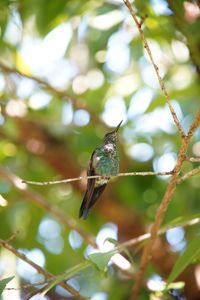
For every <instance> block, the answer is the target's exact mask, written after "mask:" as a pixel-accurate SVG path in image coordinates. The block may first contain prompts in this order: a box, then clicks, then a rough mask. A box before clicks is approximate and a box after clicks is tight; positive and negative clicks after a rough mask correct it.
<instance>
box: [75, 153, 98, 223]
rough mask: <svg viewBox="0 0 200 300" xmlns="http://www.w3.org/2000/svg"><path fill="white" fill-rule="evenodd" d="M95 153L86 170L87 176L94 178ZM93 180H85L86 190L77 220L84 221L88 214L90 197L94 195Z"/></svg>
mask: <svg viewBox="0 0 200 300" xmlns="http://www.w3.org/2000/svg"><path fill="white" fill-rule="evenodd" d="M94 155H95V151H94V152H93V153H92V156H91V159H90V163H89V166H88V169H87V176H94V175H95V169H94V166H93V159H94ZM95 180H96V179H95V178H88V180H87V189H86V192H85V195H84V198H83V202H82V204H81V207H80V211H79V218H81V217H83V218H84V219H86V217H87V214H88V209H89V206H90V201H91V199H92V195H93V193H94V187H95Z"/></svg>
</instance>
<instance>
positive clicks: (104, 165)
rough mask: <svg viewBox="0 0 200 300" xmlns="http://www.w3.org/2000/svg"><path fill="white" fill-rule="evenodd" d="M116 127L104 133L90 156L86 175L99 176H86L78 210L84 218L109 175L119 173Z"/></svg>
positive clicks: (101, 191)
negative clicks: (84, 190) (100, 141)
mask: <svg viewBox="0 0 200 300" xmlns="http://www.w3.org/2000/svg"><path fill="white" fill-rule="evenodd" d="M121 123H122V121H121V122H120V123H119V124H118V125H117V127H116V128H115V129H114V130H113V131H111V132H108V133H106V134H105V136H104V139H103V142H102V144H101V145H100V146H99V147H97V148H96V149H95V150H94V151H93V153H92V155H91V158H90V161H89V164H88V168H87V176H95V175H100V176H102V177H99V178H88V181H87V188H86V192H85V195H84V197H83V201H82V204H81V207H80V211H79V218H83V219H86V218H87V216H88V213H89V211H90V209H91V207H92V206H93V205H94V204H95V203H96V201H97V200H98V198H99V197H100V195H101V194H102V193H103V191H104V189H105V187H106V185H107V183H108V181H109V179H110V176H115V175H117V174H118V173H119V156H118V151H117V145H116V141H117V132H118V129H119V127H120V125H121Z"/></svg>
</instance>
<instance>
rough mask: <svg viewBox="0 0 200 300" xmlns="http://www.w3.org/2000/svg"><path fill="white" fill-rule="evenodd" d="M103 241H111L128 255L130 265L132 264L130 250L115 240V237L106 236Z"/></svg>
mask: <svg viewBox="0 0 200 300" xmlns="http://www.w3.org/2000/svg"><path fill="white" fill-rule="evenodd" d="M105 241H108V242H110V243H113V244H114V245H115V246H117V247H118V248H119V249H120V250H121V251H123V252H124V253H125V254H126V255H127V256H128V258H129V260H130V262H131V265H132V266H133V265H134V261H133V258H132V256H131V254H130V252H129V251H128V249H127V248H126V247H125V246H124V245H122V244H120V243H119V242H118V241H116V240H115V239H112V238H107V239H106V240H105Z"/></svg>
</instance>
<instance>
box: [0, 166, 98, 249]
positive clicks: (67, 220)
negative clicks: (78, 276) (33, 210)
mask: <svg viewBox="0 0 200 300" xmlns="http://www.w3.org/2000/svg"><path fill="white" fill-rule="evenodd" d="M0 175H1V176H2V177H3V178H5V179H6V180H7V181H9V182H10V183H11V184H12V185H13V186H15V187H16V188H17V189H18V190H19V191H20V192H21V193H23V194H24V195H25V196H26V197H27V199H28V200H30V201H32V202H34V203H35V204H36V205H38V206H40V207H42V208H43V209H44V210H46V211H48V212H49V213H50V214H52V215H53V216H54V217H55V218H56V219H58V220H59V221H60V222H61V223H62V224H64V225H67V226H69V228H71V229H73V230H76V231H77V232H78V233H79V234H80V235H81V236H82V237H83V239H84V240H85V241H86V242H87V243H89V244H91V245H92V246H93V247H96V242H95V239H94V238H93V237H92V236H91V235H90V234H89V233H87V232H85V231H84V230H83V229H82V228H81V227H80V226H78V224H77V222H76V220H75V219H73V218H72V217H70V216H69V215H67V213H66V212H65V213H64V212H62V211H61V210H59V209H58V208H57V207H56V206H54V205H52V204H51V203H49V202H47V201H45V199H43V197H42V196H41V195H40V194H38V193H36V192H33V191H32V190H31V189H30V188H28V187H27V185H26V184H24V183H22V179H21V178H19V177H17V176H15V175H14V174H11V173H10V172H8V171H6V170H5V169H3V168H0Z"/></svg>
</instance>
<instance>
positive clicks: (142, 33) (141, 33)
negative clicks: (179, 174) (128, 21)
mask: <svg viewBox="0 0 200 300" xmlns="http://www.w3.org/2000/svg"><path fill="white" fill-rule="evenodd" d="M123 1H124V3H125V5H126V6H127V8H128V10H129V12H130V14H131V16H132V17H133V19H134V21H135V24H136V26H137V28H138V31H139V33H140V36H141V39H142V42H143V44H144V48H145V49H146V51H147V53H148V55H149V58H150V61H151V63H152V65H153V67H154V70H155V72H156V75H157V78H158V81H159V84H160V88H161V90H162V92H163V94H164V97H165V99H166V102H167V104H168V106H169V109H170V112H171V114H172V117H173V120H174V123H175V124H176V127H177V129H178V131H179V133H180V135H181V137H182V138H184V136H185V133H184V131H183V129H182V126H181V124H180V121H179V120H178V117H177V115H176V112H175V110H174V108H173V106H172V105H171V102H170V98H169V95H168V92H167V90H166V87H165V84H164V82H163V80H162V78H161V76H160V73H159V68H158V66H157V65H156V63H155V61H154V58H153V56H152V53H151V50H150V48H149V45H148V43H147V40H146V38H145V35H144V32H143V30H142V26H141V23H140V22H139V21H138V19H137V17H136V14H135V12H134V10H133V7H132V5H131V3H130V2H129V0H123Z"/></svg>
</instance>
